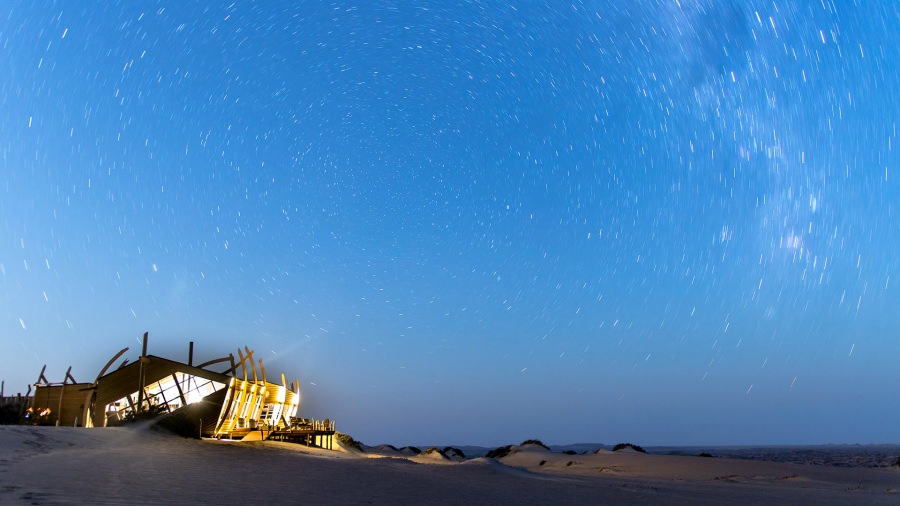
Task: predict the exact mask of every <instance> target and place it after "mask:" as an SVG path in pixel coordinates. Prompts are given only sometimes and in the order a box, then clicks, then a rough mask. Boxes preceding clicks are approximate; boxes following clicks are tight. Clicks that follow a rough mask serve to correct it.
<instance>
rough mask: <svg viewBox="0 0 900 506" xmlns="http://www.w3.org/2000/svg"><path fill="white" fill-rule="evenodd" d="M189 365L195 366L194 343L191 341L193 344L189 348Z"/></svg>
mask: <svg viewBox="0 0 900 506" xmlns="http://www.w3.org/2000/svg"><path fill="white" fill-rule="evenodd" d="M188 365H189V366H191V367H193V366H194V341H191V344H190V345H189V346H188Z"/></svg>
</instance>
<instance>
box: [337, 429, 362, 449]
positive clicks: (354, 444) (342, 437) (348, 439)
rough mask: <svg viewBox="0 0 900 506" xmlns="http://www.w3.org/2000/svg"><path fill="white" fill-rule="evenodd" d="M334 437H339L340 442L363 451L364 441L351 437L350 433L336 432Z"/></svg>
mask: <svg viewBox="0 0 900 506" xmlns="http://www.w3.org/2000/svg"><path fill="white" fill-rule="evenodd" d="M334 437H335V438H337V440H338V442H339V443H341V444H342V445H344V446H346V447H349V448H353V449H354V450H359V451H363V449H362V443H360V442H359V441H357V440H355V439H353V438H352V437H350V434H344V433H343V432H335V434H334Z"/></svg>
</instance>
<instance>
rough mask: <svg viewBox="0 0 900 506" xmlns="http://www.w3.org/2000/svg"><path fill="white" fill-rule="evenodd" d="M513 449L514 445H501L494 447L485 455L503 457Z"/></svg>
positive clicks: (495, 457)
mask: <svg viewBox="0 0 900 506" xmlns="http://www.w3.org/2000/svg"><path fill="white" fill-rule="evenodd" d="M511 451H512V445H506V446H501V447H500V448H494V449H493V450H491V451H489V452H487V453H486V454H485V455H484V456H485V457H487V458H489V459H502V458H503V457H505V456H507V455H509V452H511Z"/></svg>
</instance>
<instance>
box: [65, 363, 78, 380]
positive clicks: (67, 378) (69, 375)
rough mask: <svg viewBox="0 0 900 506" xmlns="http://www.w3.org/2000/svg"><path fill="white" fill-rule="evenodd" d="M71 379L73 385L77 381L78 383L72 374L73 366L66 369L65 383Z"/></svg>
mask: <svg viewBox="0 0 900 506" xmlns="http://www.w3.org/2000/svg"><path fill="white" fill-rule="evenodd" d="M69 380H72V384H73V385H74V384H75V383H78V382H77V381H75V376H72V366H69V369H68V370H67V371H66V379H64V380H63V383H64V384H65V383H66V382H68V381H69Z"/></svg>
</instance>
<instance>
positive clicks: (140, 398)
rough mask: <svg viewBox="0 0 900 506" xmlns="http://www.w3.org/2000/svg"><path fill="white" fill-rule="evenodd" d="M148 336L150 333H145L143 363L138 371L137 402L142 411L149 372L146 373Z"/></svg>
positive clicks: (142, 348) (142, 353)
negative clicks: (145, 382)
mask: <svg viewBox="0 0 900 506" xmlns="http://www.w3.org/2000/svg"><path fill="white" fill-rule="evenodd" d="M147 334H148V332H144V344H143V346H142V347H141V363H140V368H139V369H138V371H139V372H138V401H137V409H138V410H140V409H141V408H142V407H143V405H144V381H146V375H147V371H145V370H144V369H145V367H146V365H145V362H146V359H145V357H146V356H147Z"/></svg>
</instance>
